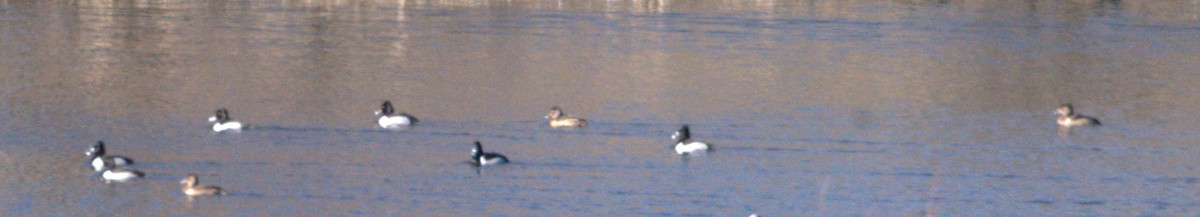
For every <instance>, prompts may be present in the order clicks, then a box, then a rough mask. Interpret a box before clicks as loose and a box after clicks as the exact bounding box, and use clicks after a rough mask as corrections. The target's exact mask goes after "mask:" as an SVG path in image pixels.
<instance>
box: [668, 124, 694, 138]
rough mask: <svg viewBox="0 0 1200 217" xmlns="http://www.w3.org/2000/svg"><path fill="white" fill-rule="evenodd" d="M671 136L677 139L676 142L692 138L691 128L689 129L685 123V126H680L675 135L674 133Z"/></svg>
mask: <svg viewBox="0 0 1200 217" xmlns="http://www.w3.org/2000/svg"><path fill="white" fill-rule="evenodd" d="M671 138H672V139H675V142H683V141H685V140H688V139H691V138H692V132H691V130H688V126H687V125H683V127H682V128H679V131H676V132H675V135H672V136H671Z"/></svg>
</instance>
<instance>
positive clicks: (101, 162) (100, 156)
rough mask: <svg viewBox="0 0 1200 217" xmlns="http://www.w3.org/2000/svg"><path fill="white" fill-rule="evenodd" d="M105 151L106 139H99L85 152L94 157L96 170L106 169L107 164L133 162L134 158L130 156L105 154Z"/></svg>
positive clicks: (127, 163) (93, 161)
mask: <svg viewBox="0 0 1200 217" xmlns="http://www.w3.org/2000/svg"><path fill="white" fill-rule="evenodd" d="M105 153H107V152H106V151H104V141H98V142H96V144H95V145H92V148H91V149H88V151H87V152H86V153H84V154H87V156H91V157H92V168H95V169H96V172H100V171H102V170H104V168H105V167H106V166H107V165H114V166H125V165H131V164H133V159H130V158H128V157H125V156H117V155H105Z"/></svg>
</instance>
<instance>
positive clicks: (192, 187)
mask: <svg viewBox="0 0 1200 217" xmlns="http://www.w3.org/2000/svg"><path fill="white" fill-rule="evenodd" d="M179 184H183V194H184V195H187V196H200V195H225V191H223V190H221V187H217V186H209V185H200V178H197V177H196V174H195V173H188V175H187V177H184V178H183V180H180V181H179Z"/></svg>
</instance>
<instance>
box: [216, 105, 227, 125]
mask: <svg viewBox="0 0 1200 217" xmlns="http://www.w3.org/2000/svg"><path fill="white" fill-rule="evenodd" d="M213 117H214V118H216V119H217V120H216V121H217V123H225V122H227V121H229V110H228V109H225V108H220V109H217V112H216V114H214V115H213Z"/></svg>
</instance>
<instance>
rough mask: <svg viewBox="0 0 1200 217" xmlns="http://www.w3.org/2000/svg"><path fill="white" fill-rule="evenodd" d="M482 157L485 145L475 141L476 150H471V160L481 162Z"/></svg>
mask: <svg viewBox="0 0 1200 217" xmlns="http://www.w3.org/2000/svg"><path fill="white" fill-rule="evenodd" d="M480 155H483V144H481V143H479V141H475V149H471V159H474V160H479V156H480Z"/></svg>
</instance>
